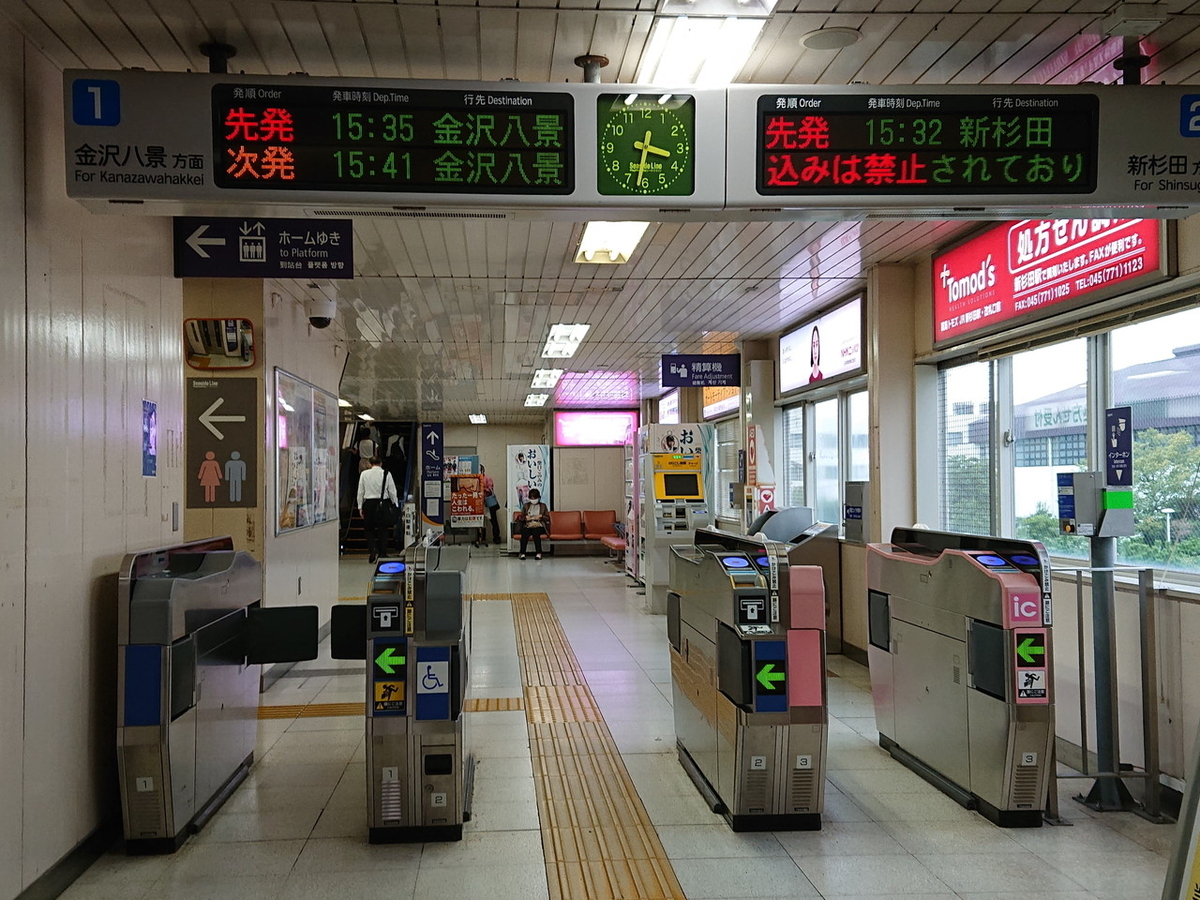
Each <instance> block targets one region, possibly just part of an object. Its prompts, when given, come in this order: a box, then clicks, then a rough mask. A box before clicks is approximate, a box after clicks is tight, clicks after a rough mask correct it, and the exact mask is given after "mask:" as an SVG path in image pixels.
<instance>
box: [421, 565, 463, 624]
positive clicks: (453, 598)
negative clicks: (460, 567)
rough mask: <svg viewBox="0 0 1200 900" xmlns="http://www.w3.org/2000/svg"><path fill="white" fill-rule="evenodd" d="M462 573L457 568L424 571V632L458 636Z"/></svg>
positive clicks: (460, 621) (460, 613) (461, 600)
mask: <svg viewBox="0 0 1200 900" xmlns="http://www.w3.org/2000/svg"><path fill="white" fill-rule="evenodd" d="M462 607H463V573H462V572H461V571H457V570H450V571H446V570H444V569H439V570H438V571H436V572H426V573H425V634H426V636H427V637H435V636H443V635H444V636H447V637H458V635H459V633H460V632H461V631H462V612H463V610H462Z"/></svg>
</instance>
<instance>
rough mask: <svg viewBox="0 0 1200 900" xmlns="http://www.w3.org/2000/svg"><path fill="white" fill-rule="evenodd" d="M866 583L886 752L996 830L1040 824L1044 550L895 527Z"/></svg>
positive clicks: (877, 551)
mask: <svg viewBox="0 0 1200 900" xmlns="http://www.w3.org/2000/svg"><path fill="white" fill-rule="evenodd" d="M867 587H868V592H867V593H868V597H867V604H868V629H869V641H870V644H869V646H868V648H867V653H868V657H869V661H870V667H871V693H872V695H873V698H874V702H875V721H876V727H877V728H878V729H879V743H880V745H881V746H882V747H884V749H886V750H888V751H889V752H890V753H891V754H892V756H894V757H895V758H896V759H898V760H900V761H901V762H903V763H904V764H905V765H907V766H909V767H910V768H911V769H913V770H914V771H916V772H917V773H918V774H920V775H921V776H923V777H924V778H926V779H927V780H928V781H930V782H932V783H933V784H935V785H936V786H937V787H939V788H941V789H942V790H943V791H945V792H946V793H947V794H948V795H949V796H951V797H952V798H954V799H955V800H957V801H958V802H959V803H961V804H963V805H964V806H966V807H968V808H970V809H978V810H979V812H981V813H982V814H983V815H984V816H986V817H987V818H988V819H990V820H991V821H992V822H994V823H996V824H997V825H1000V826H1003V827H1039V826H1040V825H1041V824H1042V815H1043V812H1044V810H1045V804H1046V797H1047V787H1048V784H1049V779H1050V777H1051V772H1050V765H1051V746H1052V742H1053V740H1054V696H1053V690H1054V689H1053V680H1054V679H1053V668H1052V666H1053V656H1052V648H1051V615H1050V609H1051V608H1050V564H1049V558H1048V557H1047V555H1046V551H1045V548H1044V547H1043V546H1042V545H1041V544H1040V543H1038V542H1037V541H1019V540H1005V539H1002V538H993V537H987V536H982V535H969V534H957V533H953V532H940V531H926V530H923V529H917V528H897V529H895V530H894V531H893V532H892V540H891V542H890V543H887V544H869V545H868V547H867Z"/></svg>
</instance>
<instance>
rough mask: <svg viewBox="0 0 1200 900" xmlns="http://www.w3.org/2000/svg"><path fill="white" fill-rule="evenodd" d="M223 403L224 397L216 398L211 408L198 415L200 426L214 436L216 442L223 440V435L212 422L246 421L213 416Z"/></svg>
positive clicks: (240, 418)
mask: <svg viewBox="0 0 1200 900" xmlns="http://www.w3.org/2000/svg"><path fill="white" fill-rule="evenodd" d="M224 402H225V398H224V397H218V398H217V399H216V400H214V401H213V404H212V406H210V407H209V408H208V409H206V410H205V411H204V412H202V413H200V424H201V425H203V426H204V427H205V428H207V429H208V430H209V431H211V432H212V433H213V434H214V435H215V436H216V438H217V440H218V441H223V440H225V435H223V434H222V433H221V432H220V431H219V430H218V429H217V427H216V426H215V425H213V422H245V421H246V417H245V416H214V415H213V413H215V412H216V411H217V410H218V409H219V408H220V407H221V404H222V403H224Z"/></svg>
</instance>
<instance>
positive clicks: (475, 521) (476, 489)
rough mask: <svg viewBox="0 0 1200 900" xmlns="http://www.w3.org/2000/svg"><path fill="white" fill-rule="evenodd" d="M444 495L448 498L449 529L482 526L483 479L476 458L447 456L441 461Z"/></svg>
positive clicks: (477, 458)
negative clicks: (444, 484)
mask: <svg viewBox="0 0 1200 900" xmlns="http://www.w3.org/2000/svg"><path fill="white" fill-rule="evenodd" d="M443 471H444V472H445V483H446V488H445V490H446V494H447V496H449V497H450V523H449V524H450V527H451V528H472V527H478V526H480V525H483V477H482V475H481V474H480V472H479V457H478V456H447V457H446V458H445V459H444V460H443Z"/></svg>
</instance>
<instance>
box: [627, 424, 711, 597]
mask: <svg viewBox="0 0 1200 900" xmlns="http://www.w3.org/2000/svg"><path fill="white" fill-rule="evenodd" d="M705 427H707V426H705ZM711 466H712V460H711V458H710V457H709V456H708V454H707V452H706V450H705V446H704V445H703V444H700V445H697V446H694V447H692V448H691V449H687V450H680V451H675V452H670V453H648V454H646V455H645V456H643V457H642V462H641V473H642V484H643V490H644V491H645V493H646V496H645V498H644V500H643V502H642V522H641V527H640V528H639V530H638V553H639V555H640V557H641V559H640V564H639V568H640V572H641V578H642V581H643V583H644V584H645V585H646V606H647V609H648V610H649V611H650V612H651V613H655V614H662V613H663V612H665V611H666V608H667V586H668V583H669V581H670V577H671V563H670V557H671V547H672V545H674V544H690V543H691V542H692V539H693V537H694V536H695V534H696V530H697V529H698V528H706V527H708V526H709V525H711V524H712V522H713V513H712V509H711V507H710V505H709V497H708V482H709V477H708V476H709V469H710V468H711Z"/></svg>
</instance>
